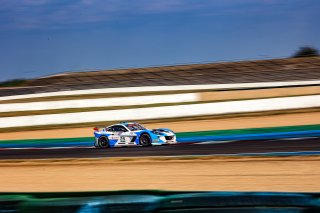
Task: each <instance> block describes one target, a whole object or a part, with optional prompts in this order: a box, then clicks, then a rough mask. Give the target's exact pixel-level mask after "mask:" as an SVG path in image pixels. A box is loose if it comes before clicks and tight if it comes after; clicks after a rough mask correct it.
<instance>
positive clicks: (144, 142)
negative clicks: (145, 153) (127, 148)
mask: <svg viewBox="0 0 320 213" xmlns="http://www.w3.org/2000/svg"><path fill="white" fill-rule="evenodd" d="M139 142H140V145H141V146H151V137H150V135H148V134H146V133H145V134H142V135H141V136H140V139H139Z"/></svg>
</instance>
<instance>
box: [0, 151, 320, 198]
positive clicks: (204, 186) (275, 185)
mask: <svg viewBox="0 0 320 213" xmlns="http://www.w3.org/2000/svg"><path fill="white" fill-rule="evenodd" d="M318 168H320V157H319V156H303V157H302V156H300V157H274V158H271V157H270V158H268V157H202V158H200V157H199V158H181V159H176V158H172V159H170V158H162V159H159V158H158V159H134V160H132V159H95V160H93V159H88V160H76V159H75V160H62V161H59V160H56V161H54V160H50V161H49V160H37V161H35V160H33V161H23V162H21V161H1V163H0V169H1V175H0V188H1V191H2V192H33V191H38V192H46V191H102V190H122V189H129V190H130V189H132V190H133V189H161V190H204V191H279V192H280V191H285V192H319V191H320V182H319V179H320V170H319V169H318Z"/></svg>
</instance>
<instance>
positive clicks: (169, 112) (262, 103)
mask: <svg viewBox="0 0 320 213" xmlns="http://www.w3.org/2000/svg"><path fill="white" fill-rule="evenodd" d="M312 107H320V95H310V96H298V97H284V98H266V99H255V100H242V101H225V102H217V103H204V104H186V105H176V106H162V107H145V108H133V109H121V110H104V111H91V112H77V113H61V114H46V115H30V116H16V117H2V118H0V128H9V127H23V126H41V125H60V124H76V123H89V122H100V121H101V122H102V121H119V120H147V119H158V118H179V117H191V116H203V115H219V114H231V113H247V112H259V111H271V110H286V109H300V108H312Z"/></svg>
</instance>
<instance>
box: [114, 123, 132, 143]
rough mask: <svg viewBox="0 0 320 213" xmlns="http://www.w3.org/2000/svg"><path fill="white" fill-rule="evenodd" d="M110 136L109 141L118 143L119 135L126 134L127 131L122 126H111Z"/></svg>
mask: <svg viewBox="0 0 320 213" xmlns="http://www.w3.org/2000/svg"><path fill="white" fill-rule="evenodd" d="M111 130H112V134H111V135H110V139H111V140H114V141H116V142H120V139H121V134H123V133H124V132H127V131H128V130H127V129H126V128H125V127H124V126H122V125H114V126H112V129H111Z"/></svg>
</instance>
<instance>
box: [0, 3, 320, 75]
mask: <svg viewBox="0 0 320 213" xmlns="http://www.w3.org/2000/svg"><path fill="white" fill-rule="evenodd" d="M319 11H320V1H319V0H303V1H302V0H0V73H1V75H0V81H5V80H8V79H14V78H32V77H39V76H46V75H50V74H54V73H61V72H66V71H88V70H97V69H114V68H130V67H146V66H158V65H172V64H189V63H205V62H215V61H235V60H246V59H267V58H279V57H288V56H290V55H292V54H293V53H294V52H295V51H296V50H297V49H298V48H299V47H301V46H305V45H309V46H313V47H316V48H318V49H319V48H320V24H319V21H320V13H319Z"/></svg>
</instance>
